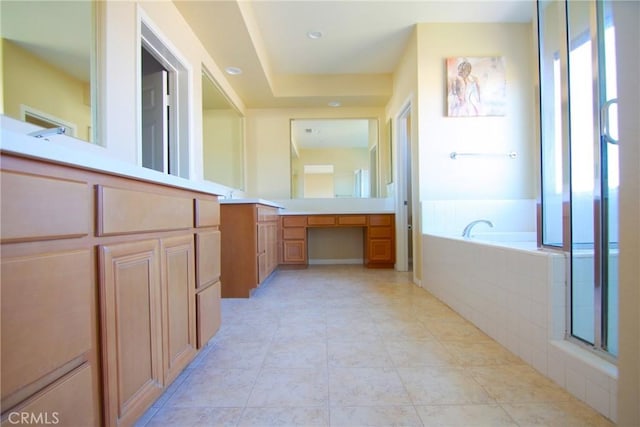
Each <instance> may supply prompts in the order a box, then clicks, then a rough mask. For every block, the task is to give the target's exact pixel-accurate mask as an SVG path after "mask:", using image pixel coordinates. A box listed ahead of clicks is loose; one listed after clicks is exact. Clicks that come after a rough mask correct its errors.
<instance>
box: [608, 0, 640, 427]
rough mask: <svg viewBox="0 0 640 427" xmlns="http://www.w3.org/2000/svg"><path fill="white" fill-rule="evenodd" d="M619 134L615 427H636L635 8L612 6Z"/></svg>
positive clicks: (639, 178) (639, 175) (639, 8)
mask: <svg viewBox="0 0 640 427" xmlns="http://www.w3.org/2000/svg"><path fill="white" fill-rule="evenodd" d="M613 6H614V10H613V11H614V22H615V25H616V53H617V55H616V58H617V62H618V65H617V73H618V97H619V112H620V113H619V129H620V230H622V231H623V232H622V233H620V271H619V274H620V283H619V289H620V319H619V321H620V329H619V334H620V353H619V357H618V372H619V380H618V423H619V424H620V425H621V426H638V425H640V405H638V402H640V283H639V281H640V279H639V278H640V263H638V260H639V259H640V224H639V223H638V218H640V120H638V117H640V101H639V99H640V82H639V81H638V74H639V73H640V50H639V49H638V40H640V26H639V25H638V23H640V3H638V2H626V1H614V2H613Z"/></svg>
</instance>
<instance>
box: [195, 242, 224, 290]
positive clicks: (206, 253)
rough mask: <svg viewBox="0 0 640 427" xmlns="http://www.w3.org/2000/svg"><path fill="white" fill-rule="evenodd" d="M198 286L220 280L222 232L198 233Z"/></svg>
mask: <svg viewBox="0 0 640 427" xmlns="http://www.w3.org/2000/svg"><path fill="white" fill-rule="evenodd" d="M196 266H197V267H196V286H197V287H198V288H201V287H203V286H206V285H207V284H209V283H212V282H215V281H218V280H219V279H220V232H219V231H203V232H201V233H196Z"/></svg>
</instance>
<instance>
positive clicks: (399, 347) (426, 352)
mask: <svg viewBox="0 0 640 427" xmlns="http://www.w3.org/2000/svg"><path fill="white" fill-rule="evenodd" d="M385 347H386V349H387V352H388V353H389V355H390V356H391V360H393V364H394V366H396V367H402V368H408V367H416V366H455V364H456V359H455V358H454V357H453V355H452V354H451V353H450V352H449V351H448V350H447V349H446V348H445V347H444V346H443V345H442V344H440V343H439V342H437V341H434V340H389V341H386V342H385Z"/></svg>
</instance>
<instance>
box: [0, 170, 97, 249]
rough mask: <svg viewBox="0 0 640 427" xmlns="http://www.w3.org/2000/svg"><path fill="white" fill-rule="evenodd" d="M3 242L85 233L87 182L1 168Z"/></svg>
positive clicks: (87, 227)
mask: <svg viewBox="0 0 640 427" xmlns="http://www.w3.org/2000/svg"><path fill="white" fill-rule="evenodd" d="M0 182H1V183H2V190H1V191H0V195H1V197H2V201H1V204H2V216H1V218H0V219H1V221H2V224H1V225H0V227H1V229H2V242H3V243H4V242H17V241H29V240H47V239H59V238H72V237H80V236H86V235H87V234H89V232H90V230H91V226H90V224H92V221H93V220H92V218H91V215H92V204H93V202H92V194H91V190H90V187H89V186H88V184H87V183H86V182H75V181H66V180H62V179H56V178H49V177H43V176H32V175H23V174H20V173H13V172H7V171H3V172H2V174H1V176H0Z"/></svg>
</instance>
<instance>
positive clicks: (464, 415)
mask: <svg viewBox="0 0 640 427" xmlns="http://www.w3.org/2000/svg"><path fill="white" fill-rule="evenodd" d="M416 409H417V410H418V414H419V415H420V418H421V419H422V422H423V423H424V425H425V426H429V427H517V426H518V424H516V423H515V422H514V420H513V419H512V418H511V417H510V416H509V414H508V413H507V412H505V410H504V409H502V408H501V407H500V406H499V405H494V404H489V405H433V406H418V407H417V408H416Z"/></svg>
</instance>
